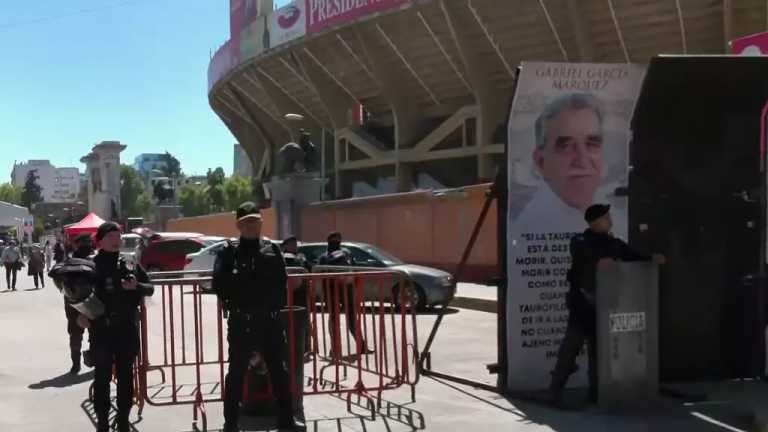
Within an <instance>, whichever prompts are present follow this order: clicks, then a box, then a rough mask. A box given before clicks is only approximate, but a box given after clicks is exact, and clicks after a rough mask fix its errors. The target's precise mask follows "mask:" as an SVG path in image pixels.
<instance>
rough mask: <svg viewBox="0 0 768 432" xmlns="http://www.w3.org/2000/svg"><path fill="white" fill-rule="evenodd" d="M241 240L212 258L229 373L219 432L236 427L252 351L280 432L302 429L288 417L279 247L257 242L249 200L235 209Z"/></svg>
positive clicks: (257, 221) (256, 215) (255, 212)
mask: <svg viewBox="0 0 768 432" xmlns="http://www.w3.org/2000/svg"><path fill="white" fill-rule="evenodd" d="M237 228H238V230H239V231H240V242H239V244H238V245H237V247H235V246H233V245H232V244H229V245H228V246H227V247H225V248H224V249H222V250H221V251H220V252H219V254H218V255H217V256H216V262H215V264H214V269H213V289H214V291H215V292H216V295H217V296H218V297H219V299H220V300H221V302H222V305H223V307H224V309H225V310H226V311H227V312H228V314H229V315H228V321H227V341H228V342H229V371H228V373H227V378H226V382H225V388H224V393H225V394H224V431H225V432H234V431H239V429H238V418H239V416H240V402H241V401H242V388H243V379H244V378H245V373H246V371H247V369H248V364H249V362H250V360H251V358H252V357H253V356H254V353H258V354H260V355H261V357H263V358H264V360H265V361H266V363H267V367H268V368H269V374H270V378H271V381H272V386H273V390H274V392H275V397H276V399H277V406H278V428H279V429H280V430H304V427H303V426H301V425H299V424H298V423H297V422H296V420H295V419H294V417H293V410H292V406H291V391H290V388H289V386H290V384H289V381H288V372H287V368H286V366H285V358H284V353H285V351H286V341H285V330H284V328H283V324H282V322H281V320H280V309H282V308H283V307H284V306H285V304H286V284H287V281H288V276H287V274H286V271H285V262H284V261H283V256H282V253H281V252H280V248H279V247H277V246H276V245H274V244H273V243H271V242H269V241H267V240H264V239H262V238H261V213H260V211H259V208H258V207H257V206H256V205H255V204H254V203H252V202H245V203H243V204H241V205H240V207H238V209H237Z"/></svg>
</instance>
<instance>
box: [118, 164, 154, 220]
mask: <svg viewBox="0 0 768 432" xmlns="http://www.w3.org/2000/svg"><path fill="white" fill-rule="evenodd" d="M120 202H121V206H122V208H121V209H120V210H121V213H122V215H123V217H143V216H146V215H147V213H148V212H149V211H150V210H151V207H152V198H151V196H150V195H149V193H148V192H147V191H146V190H145V189H144V183H143V182H142V181H141V177H140V176H139V173H138V172H137V171H136V170H135V169H133V167H131V166H129V165H121V166H120Z"/></svg>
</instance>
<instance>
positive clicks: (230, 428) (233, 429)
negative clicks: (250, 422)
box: [222, 423, 240, 432]
mask: <svg viewBox="0 0 768 432" xmlns="http://www.w3.org/2000/svg"><path fill="white" fill-rule="evenodd" d="M222 431H223V432H240V428H238V427H237V425H233V424H231V423H224V429H222Z"/></svg>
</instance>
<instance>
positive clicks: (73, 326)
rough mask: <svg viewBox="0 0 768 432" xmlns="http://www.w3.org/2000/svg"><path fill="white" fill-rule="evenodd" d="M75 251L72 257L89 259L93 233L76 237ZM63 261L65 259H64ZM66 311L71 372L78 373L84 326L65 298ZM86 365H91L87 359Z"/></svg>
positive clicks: (77, 313) (52, 274)
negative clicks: (80, 324) (80, 323)
mask: <svg viewBox="0 0 768 432" xmlns="http://www.w3.org/2000/svg"><path fill="white" fill-rule="evenodd" d="M74 242H75V251H74V252H73V253H72V258H79V259H88V257H90V256H91V254H92V253H93V243H92V242H91V235H90V234H88V233H82V234H79V235H77V236H76V237H75V239H74ZM62 262H63V260H62ZM56 270H58V267H54V270H53V271H51V277H52V278H54V277H56V276H55V275H56V273H57V271H56ZM64 313H65V314H66V316H67V333H69V353H70V358H71V359H72V369H70V370H69V373H70V374H72V375H77V374H78V373H79V372H80V349H81V348H82V345H83V332H84V330H83V328H82V327H80V326H79V325H78V324H77V317H78V316H79V315H80V313H79V312H78V311H77V310H75V308H73V307H72V306H70V305H69V304H68V302H67V300H66V298H65V299H64ZM86 366H90V365H89V362H88V361H86Z"/></svg>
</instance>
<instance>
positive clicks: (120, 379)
mask: <svg viewBox="0 0 768 432" xmlns="http://www.w3.org/2000/svg"><path fill="white" fill-rule="evenodd" d="M96 240H97V241H98V242H99V246H100V250H99V253H98V254H97V255H96V257H95V258H94V263H95V265H96V273H97V275H96V286H95V288H94V294H95V296H96V297H97V298H98V299H99V300H101V302H102V303H103V304H104V307H105V312H104V314H103V315H101V316H100V317H99V318H97V319H96V320H95V321H93V322H91V321H90V320H89V319H88V318H87V317H86V316H85V315H82V314H81V315H80V316H79V317H78V323H79V324H80V326H81V327H83V328H89V329H90V330H89V331H90V336H91V353H92V356H93V359H94V363H95V375H94V380H93V405H94V410H95V411H96V419H97V429H96V430H97V431H98V432H106V431H107V430H109V407H110V403H109V382H110V380H111V378H112V369H113V366H114V369H115V374H116V377H117V430H118V431H119V432H127V431H129V430H130V422H129V415H130V412H131V406H132V404H133V362H134V360H135V358H136V355H137V354H138V351H139V329H138V313H137V312H138V306H139V304H140V302H141V298H142V297H143V296H151V295H152V293H153V292H154V288H153V286H152V285H151V284H149V277H148V276H147V274H146V272H145V271H144V270H143V269H142V268H141V267H140V266H136V267H132V266H131V265H129V264H128V263H127V262H126V261H125V260H124V259H122V258H121V257H120V227H119V226H118V225H117V224H116V223H114V222H105V223H103V224H102V225H101V226H99V228H98V231H97V232H96Z"/></svg>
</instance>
